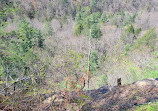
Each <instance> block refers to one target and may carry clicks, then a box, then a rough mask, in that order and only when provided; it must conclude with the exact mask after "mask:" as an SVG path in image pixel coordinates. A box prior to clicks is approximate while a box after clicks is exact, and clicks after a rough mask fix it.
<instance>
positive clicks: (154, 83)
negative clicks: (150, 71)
mask: <svg viewBox="0 0 158 111" xmlns="http://www.w3.org/2000/svg"><path fill="white" fill-rule="evenodd" d="M134 84H135V85H136V86H137V87H146V86H154V87H158V81H157V80H156V79H153V78H149V79H144V80H141V81H137V82H135V83H134Z"/></svg>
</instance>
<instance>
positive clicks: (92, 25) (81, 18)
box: [74, 7, 101, 38]
mask: <svg viewBox="0 0 158 111" xmlns="http://www.w3.org/2000/svg"><path fill="white" fill-rule="evenodd" d="M100 17H101V14H100V12H94V13H91V10H90V8H89V7H84V8H82V9H81V11H79V12H78V13H77V14H76V17H75V22H76V27H75V31H74V34H75V35H80V34H84V35H87V36H89V32H87V30H89V29H91V32H92V37H93V38H98V37H100V36H101V31H100V29H99V27H98V26H97V24H98V23H99V21H100Z"/></svg>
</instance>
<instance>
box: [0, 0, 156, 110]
mask: <svg viewBox="0 0 158 111" xmlns="http://www.w3.org/2000/svg"><path fill="white" fill-rule="evenodd" d="M157 18H158V1H157V0H0V109H1V106H5V107H3V109H4V110H7V108H9V109H10V110H11V109H12V110H15V111H18V110H20V109H23V110H36V109H34V108H35V107H36V106H37V103H38V106H39V105H40V104H41V102H42V101H43V100H44V98H45V96H46V95H48V94H52V93H55V92H58V91H63V92H65V93H66V92H79V91H86V90H92V89H93V90H94V89H97V88H99V87H101V86H105V85H107V86H110V87H113V86H116V85H117V79H118V78H121V80H122V84H123V85H127V84H131V83H133V82H135V81H138V80H142V79H147V78H158V37H157V34H158V19H157ZM82 97H83V98H86V97H87V96H85V95H82ZM2 98H5V101H3V100H2ZM2 101H3V102H2ZM31 101H33V102H31ZM23 102H24V103H23ZM21 103H23V104H21ZM66 103H67V107H65V109H64V110H71V108H70V107H68V105H69V101H68V102H66ZM2 104H3V105H2ZM32 104H33V105H32ZM83 104H84V102H83V101H78V109H80V107H81V106H82V105H83ZM3 109H1V110H3ZM9 109H8V110H9ZM155 111H156V110H155Z"/></svg>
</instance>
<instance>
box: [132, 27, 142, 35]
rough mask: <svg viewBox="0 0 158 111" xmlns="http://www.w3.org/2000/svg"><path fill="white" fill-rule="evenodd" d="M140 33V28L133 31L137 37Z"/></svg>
mask: <svg viewBox="0 0 158 111" xmlns="http://www.w3.org/2000/svg"><path fill="white" fill-rule="evenodd" d="M141 31H142V29H141V28H138V29H136V30H135V31H134V34H135V35H138V34H139V33H140V32H141Z"/></svg>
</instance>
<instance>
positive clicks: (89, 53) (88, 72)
mask: <svg viewBox="0 0 158 111" xmlns="http://www.w3.org/2000/svg"><path fill="white" fill-rule="evenodd" d="M91 48H92V46H91V29H90V36H89V52H88V71H87V82H88V83H87V85H88V88H89V79H90V76H89V74H90V66H91V64H90V56H91Z"/></svg>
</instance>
